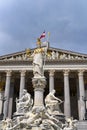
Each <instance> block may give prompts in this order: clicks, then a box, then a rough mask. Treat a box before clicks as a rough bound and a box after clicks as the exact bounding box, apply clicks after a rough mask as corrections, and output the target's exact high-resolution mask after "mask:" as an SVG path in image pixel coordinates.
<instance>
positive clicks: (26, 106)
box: [16, 89, 33, 113]
mask: <svg viewBox="0 0 87 130" xmlns="http://www.w3.org/2000/svg"><path fill="white" fill-rule="evenodd" d="M32 105H33V99H31V95H30V94H29V93H28V92H27V90H26V89H23V96H22V97H21V98H20V99H16V108H17V111H16V113H24V112H27V111H29V110H30V109H31V108H32Z"/></svg>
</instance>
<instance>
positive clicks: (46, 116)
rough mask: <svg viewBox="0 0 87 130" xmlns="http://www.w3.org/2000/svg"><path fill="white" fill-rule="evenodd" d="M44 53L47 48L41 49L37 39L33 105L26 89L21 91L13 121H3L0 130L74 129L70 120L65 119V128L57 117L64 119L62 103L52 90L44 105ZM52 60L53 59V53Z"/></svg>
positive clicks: (34, 62) (34, 56) (34, 59)
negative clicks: (61, 108)
mask: <svg viewBox="0 0 87 130" xmlns="http://www.w3.org/2000/svg"><path fill="white" fill-rule="evenodd" d="M29 53H30V52H29ZM46 53H47V47H42V46H41V41H40V39H39V40H38V46H37V48H36V49H35V50H34V52H33V54H32V57H33V75H34V77H33V78H32V84H33V88H34V105H33V100H32V98H31V95H30V94H29V93H28V92H27V90H26V89H23V95H22V97H21V98H19V99H16V107H17V111H16V113H15V115H14V117H13V119H12V120H11V119H10V120H9V119H6V120H3V121H2V128H0V130H26V129H27V130H72V128H75V127H72V126H73V122H72V120H68V119H66V124H64V125H65V126H64V125H63V122H61V120H60V118H59V117H64V116H63V114H62V113H61V110H60V104H61V103H62V101H61V100H60V99H59V98H57V97H56V96H55V90H52V91H51V92H50V93H49V94H48V95H47V96H46V98H45V105H44V102H43V97H44V96H43V92H44V88H45V87H46V78H45V76H44V69H43V66H44V65H45V64H44V61H45V56H46ZM52 58H53V59H55V52H54V51H53V52H52ZM63 126H64V127H63ZM67 128H69V129H67ZM73 130H74V129H73Z"/></svg>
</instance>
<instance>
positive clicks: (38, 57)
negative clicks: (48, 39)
mask: <svg viewBox="0 0 87 130" xmlns="http://www.w3.org/2000/svg"><path fill="white" fill-rule="evenodd" d="M46 51H47V48H46V47H45V48H44V47H40V46H38V48H37V49H35V50H34V53H33V54H32V57H33V74H34V77H42V76H44V71H43V65H44V57H45V53H46Z"/></svg>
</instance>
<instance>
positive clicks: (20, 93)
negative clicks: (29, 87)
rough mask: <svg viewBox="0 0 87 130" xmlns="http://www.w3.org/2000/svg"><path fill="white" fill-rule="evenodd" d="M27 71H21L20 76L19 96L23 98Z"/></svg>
mask: <svg viewBox="0 0 87 130" xmlns="http://www.w3.org/2000/svg"><path fill="white" fill-rule="evenodd" d="M25 72H26V71H24V70H23V71H21V78H20V92H19V97H20V98H21V97H22V95H23V89H24V88H25Z"/></svg>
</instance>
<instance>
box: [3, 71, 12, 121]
mask: <svg viewBox="0 0 87 130" xmlns="http://www.w3.org/2000/svg"><path fill="white" fill-rule="evenodd" d="M10 82H11V71H7V74H6V85H5V101H4V110H3V112H4V119H5V118H6V117H8V106H9V92H10Z"/></svg>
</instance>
